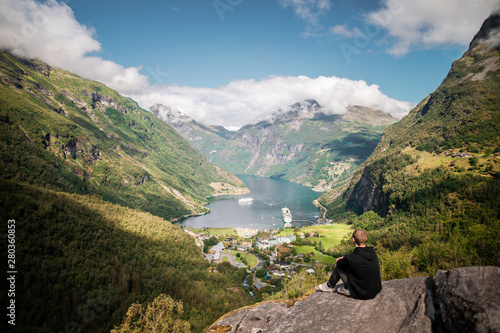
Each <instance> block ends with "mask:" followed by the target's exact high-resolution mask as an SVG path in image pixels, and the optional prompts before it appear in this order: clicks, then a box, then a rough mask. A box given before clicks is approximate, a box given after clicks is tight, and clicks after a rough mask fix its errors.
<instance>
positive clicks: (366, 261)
mask: <svg viewBox="0 0 500 333" xmlns="http://www.w3.org/2000/svg"><path fill="white" fill-rule="evenodd" d="M352 241H353V242H354V245H355V246H356V248H355V249H354V251H353V252H352V253H350V254H347V255H345V256H344V257H340V258H338V259H337V267H335V269H334V271H333V273H332V275H331V276H330V279H329V280H328V282H326V283H323V284H321V285H319V286H317V287H316V289H317V290H320V291H323V292H334V291H336V292H338V293H340V294H344V295H346V296H352V297H354V298H357V299H371V298H374V297H375V296H376V295H377V294H378V293H379V292H380V291H381V290H382V282H381V278H380V266H379V263H378V257H377V253H375V250H374V249H373V247H369V246H366V241H367V237H366V232H365V231H364V230H361V229H357V230H355V231H354V232H353V234H352ZM340 279H342V281H343V282H344V284H343V285H342V284H340V285H339V286H337V287H335V285H336V284H337V282H339V280H340Z"/></svg>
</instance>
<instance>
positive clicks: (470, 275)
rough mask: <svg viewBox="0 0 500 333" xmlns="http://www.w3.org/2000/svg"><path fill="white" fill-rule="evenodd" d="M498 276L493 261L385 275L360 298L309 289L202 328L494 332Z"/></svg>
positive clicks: (280, 332) (290, 332)
mask: <svg viewBox="0 0 500 333" xmlns="http://www.w3.org/2000/svg"><path fill="white" fill-rule="evenodd" d="M499 282H500V268H498V267H467V268H459V269H455V270H452V271H449V272H444V271H440V272H438V273H437V274H436V276H435V277H419V278H412V279H400V280H391V281H385V282H383V283H382V287H383V289H382V291H381V292H380V293H379V294H378V295H377V296H376V297H375V298H374V299H371V300H366V301H363V300H356V299H353V298H349V297H345V296H343V295H340V294H337V293H325V292H315V293H313V294H312V295H311V296H309V297H307V298H305V299H303V300H300V301H298V302H296V303H294V304H292V303H287V302H284V301H268V302H263V303H260V304H257V305H255V306H251V307H245V308H242V309H238V310H235V311H233V312H231V313H229V314H227V315H226V316H224V317H222V318H221V319H219V320H218V321H217V322H215V323H214V324H213V325H212V326H211V327H210V328H209V329H208V332H238V333H259V332H260V333H295V332H297V333H299V332H314V333H322V332H325V333H326V332H328V333H330V332H338V333H342V332H346V333H347V332H384V333H385V332H419V333H420V332H434V331H436V332H500V319H499V318H500V291H499V290H498V283H499Z"/></svg>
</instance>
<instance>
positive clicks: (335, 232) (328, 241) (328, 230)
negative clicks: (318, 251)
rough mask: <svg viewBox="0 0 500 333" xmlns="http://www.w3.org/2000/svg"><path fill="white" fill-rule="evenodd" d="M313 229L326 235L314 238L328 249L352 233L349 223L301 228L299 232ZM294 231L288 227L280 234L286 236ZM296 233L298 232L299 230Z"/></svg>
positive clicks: (321, 234)
mask: <svg viewBox="0 0 500 333" xmlns="http://www.w3.org/2000/svg"><path fill="white" fill-rule="evenodd" d="M311 231H314V232H317V233H319V235H320V236H324V237H318V238H314V240H317V241H318V242H319V241H321V243H322V244H323V246H324V247H325V249H327V250H328V249H330V248H332V247H334V246H335V245H338V244H340V241H341V240H342V239H344V238H345V237H346V236H350V235H351V233H352V230H351V227H350V226H348V225H347V224H329V225H317V226H311V227H306V228H300V229H299V232H298V234H299V235H300V234H301V233H308V232H311ZM293 233H294V232H293V230H290V229H288V230H282V231H281V232H280V233H279V234H278V235H279V236H286V235H290V234H293ZM295 233H296V234H297V232H295ZM309 252H311V251H309Z"/></svg>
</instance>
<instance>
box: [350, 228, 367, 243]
mask: <svg viewBox="0 0 500 333" xmlns="http://www.w3.org/2000/svg"><path fill="white" fill-rule="evenodd" d="M352 238H354V241H355V242H356V244H358V245H362V244H365V243H366V241H367V240H368V237H367V236H366V232H365V231H364V230H361V229H356V230H354V232H353V233H352Z"/></svg>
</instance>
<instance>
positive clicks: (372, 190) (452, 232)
mask: <svg viewBox="0 0 500 333" xmlns="http://www.w3.org/2000/svg"><path fill="white" fill-rule="evenodd" d="M499 27H500V16H499V15H498V14H496V15H492V16H491V17H490V18H489V19H488V20H487V21H486V22H485V24H484V25H483V27H482V29H481V31H480V32H479V33H478V35H477V36H476V37H475V38H474V40H473V41H472V42H471V45H470V48H469V50H468V51H467V52H465V54H464V55H463V57H462V58H460V59H458V60H457V61H455V62H454V63H453V65H452V67H451V70H450V72H449V74H448V76H447V77H446V78H445V79H444V80H443V82H442V84H441V85H440V86H439V88H438V89H436V91H435V92H433V93H432V94H431V95H429V96H428V97H427V98H425V99H424V100H423V101H422V102H421V103H420V104H419V105H418V106H417V107H415V108H414V109H413V110H412V111H411V112H410V113H409V114H408V115H407V116H406V117H405V118H403V119H402V120H401V121H399V122H398V123H396V124H393V125H391V126H389V127H388V128H387V129H386V131H385V132H384V136H383V138H382V140H381V142H380V143H379V144H378V146H377V148H376V149H375V151H374V153H373V154H372V155H371V156H370V157H369V158H368V160H367V161H366V162H365V163H364V164H363V165H362V167H361V168H360V169H359V170H357V171H356V174H355V175H354V176H353V179H352V181H351V183H350V185H349V187H348V189H347V190H346V191H345V192H344V193H343V195H341V196H338V197H336V195H334V194H333V193H329V194H326V195H324V196H323V197H322V198H321V202H322V203H323V204H325V205H326V206H327V207H328V209H329V210H328V214H329V216H330V217H332V218H334V219H339V220H344V221H348V222H350V223H354V224H355V226H357V227H363V228H366V229H368V230H370V231H371V232H370V235H371V238H372V240H373V241H374V243H375V244H376V245H377V246H378V247H379V249H380V250H381V251H382V252H384V251H396V252H384V253H386V254H385V259H386V263H387V265H386V267H385V268H386V269H387V271H386V272H387V274H390V277H394V276H399V275H398V274H401V276H408V275H411V274H417V273H423V272H425V273H432V272H433V271H434V270H435V269H437V268H443V269H446V268H451V267H459V266H467V265H499V264H500V259H499V258H500V256H499V253H500V241H499V239H498V236H497V235H498V232H500V221H499V217H500V52H499V48H498V46H497V47H494V46H492V45H491V44H490V43H488V42H485V41H484V39H485V38H487V36H489V34H490V33H491V31H492V30H493V29H498V28H499ZM373 212H376V213H377V214H378V215H377V214H374V213H373ZM352 213H356V214H358V215H359V214H363V215H361V216H358V217H357V216H356V215H354V214H352ZM397 272H399V273H397Z"/></svg>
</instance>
